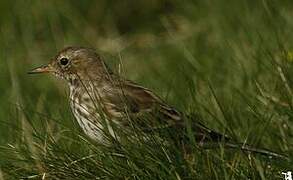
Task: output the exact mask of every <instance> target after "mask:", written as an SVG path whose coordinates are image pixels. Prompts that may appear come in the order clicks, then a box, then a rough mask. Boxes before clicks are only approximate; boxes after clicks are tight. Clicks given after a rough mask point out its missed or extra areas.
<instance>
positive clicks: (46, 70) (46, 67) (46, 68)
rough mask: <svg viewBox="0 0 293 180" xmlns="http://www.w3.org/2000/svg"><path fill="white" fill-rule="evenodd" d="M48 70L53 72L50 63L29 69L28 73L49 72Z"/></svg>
mask: <svg viewBox="0 0 293 180" xmlns="http://www.w3.org/2000/svg"><path fill="white" fill-rule="evenodd" d="M49 72H53V69H52V67H51V66H50V65H43V66H40V67H37V68H35V69H33V70H31V71H29V72H28V74H40V73H49Z"/></svg>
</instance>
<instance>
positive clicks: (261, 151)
mask: <svg viewBox="0 0 293 180" xmlns="http://www.w3.org/2000/svg"><path fill="white" fill-rule="evenodd" d="M200 146H201V147H202V148H204V149H212V148H219V147H224V148H231V149H239V150H241V151H245V152H250V153H256V154H261V155H264V156H269V157H270V158H272V157H275V158H281V159H285V160H290V159H289V157H288V156H286V155H282V154H280V153H276V152H273V151H271V150H267V149H264V148H255V147H252V146H250V145H246V144H239V143H238V144H237V143H230V142H224V143H222V144H221V143H203V144H201V145H200Z"/></svg>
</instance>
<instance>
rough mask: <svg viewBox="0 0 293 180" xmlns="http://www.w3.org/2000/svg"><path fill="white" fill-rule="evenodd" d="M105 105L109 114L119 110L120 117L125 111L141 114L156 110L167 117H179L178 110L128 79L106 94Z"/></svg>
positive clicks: (175, 118) (176, 118)
mask: <svg viewBox="0 0 293 180" xmlns="http://www.w3.org/2000/svg"><path fill="white" fill-rule="evenodd" d="M105 105H106V106H107V109H109V110H110V112H109V113H110V114H113V115H114V114H115V113H113V112H116V115H118V112H121V114H120V117H122V116H123V113H126V112H127V113H129V114H132V115H141V114H143V113H151V112H154V111H157V112H158V113H160V114H161V115H163V116H165V117H166V118H167V119H172V120H180V119H181V115H180V113H179V112H177V111H176V110H175V109H173V108H171V107H169V106H168V105H167V104H165V103H164V102H163V100H161V99H160V98H159V97H158V96H157V95H155V94H154V93H153V92H152V91H151V90H149V89H147V88H144V87H142V86H139V85H137V84H135V83H133V82H130V81H124V82H123V83H117V84H116V86H115V91H114V92H111V93H109V95H107V96H106V98H105ZM111 112H112V113H111Z"/></svg>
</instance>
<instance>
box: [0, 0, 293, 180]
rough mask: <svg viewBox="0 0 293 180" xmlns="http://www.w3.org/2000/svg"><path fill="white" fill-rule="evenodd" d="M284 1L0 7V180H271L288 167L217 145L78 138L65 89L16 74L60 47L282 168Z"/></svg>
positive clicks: (290, 147)
mask: <svg viewBox="0 0 293 180" xmlns="http://www.w3.org/2000/svg"><path fill="white" fill-rule="evenodd" d="M292 5H293V4H292V2H291V1H289V0H288V1H282V2H280V1H277V0H262V1H261V0H259V1H231V0H230V1H216V0H209V1H203V2H193V1H177V0H173V1H165V2H163V1H158V2H157V1H151V2H150V1H139V2H137V3H135V4H134V3H132V2H130V1H129V2H128V1H125V2H114V1H103V0H102V1H97V2H96V1H89V0H85V1H48V2H47V1H42V2H41V1H33V0H32V1H24V0H20V1H17V2H10V1H1V6H0V9H1V11H0V13H1V16H0V23H1V26H0V42H1V43H0V59H1V60H0V69H1V71H0V82H1V83H0V92H1V94H0V107H1V110H0V157H1V158H0V179H64V178H65V179H281V178H283V175H282V174H281V172H284V171H289V170H291V171H292V170H293V169H292V162H291V163H290V161H289V162H288V161H283V160H278V159H270V158H267V157H264V156H260V155H256V154H247V153H243V152H239V151H235V150H229V149H225V148H219V149H217V150H202V149H198V148H194V149H192V154H191V155H190V157H184V156H183V154H182V152H180V151H179V150H178V149H176V148H175V147H173V146H171V147H170V146H166V145H164V144H161V143H156V142H155V143H154V144H147V143H145V142H144V141H139V140H133V139H126V140H125V141H123V142H121V143H117V144H115V145H113V146H111V147H103V146H100V145H97V144H95V143H94V142H91V141H89V140H88V139H87V138H86V137H85V136H84V134H83V133H82V132H81V130H80V128H79V127H78V124H77V123H76V122H75V120H74V118H73V116H72V115H71V113H70V110H69V105H68V103H67V101H68V97H67V95H68V91H67V90H66V89H67V88H66V84H64V82H62V81H58V80H55V79H54V78H52V77H50V76H38V77H32V76H28V75H27V74H26V72H27V71H28V70H30V69H31V68H33V67H35V66H37V65H40V64H43V63H46V62H48V61H49V59H50V58H51V57H53V56H54V55H55V54H56V51H58V50H59V49H61V48H63V47H64V46H68V45H81V46H89V47H93V48H95V49H97V51H99V52H101V53H102V54H103V56H104V57H105V58H106V59H107V60H106V61H107V63H108V64H110V65H111V66H112V68H113V69H114V70H115V71H118V72H120V73H121V74H122V75H123V76H124V77H127V78H128V79H131V80H134V81H136V82H138V83H140V84H142V85H144V86H146V87H148V88H150V89H153V90H154V91H155V92H156V93H157V94H158V95H160V96H161V97H163V99H165V100H166V101H167V102H168V103H169V104H171V105H172V106H174V107H176V108H177V109H179V110H180V111H182V112H184V113H185V114H198V115H200V116H201V117H202V123H204V124H205V125H207V126H208V127H210V128H212V129H215V130H217V131H219V132H223V133H224V132H225V133H226V134H228V135H229V136H231V137H233V138H234V139H235V140H237V141H239V142H247V143H249V144H251V145H253V146H255V147H263V148H267V149H271V150H273V151H276V152H280V153H282V154H286V155H288V156H289V157H290V158H291V160H292V154H293V144H292V142H293V141H292V140H293V139H292V137H293V134H292V118H293V114H292V106H293V104H292V103H293V94H292V89H291V87H292V82H293V79H292V76H291V74H292V72H293V71H292V70H293V66H292V59H293V58H292V47H293V46H292V42H293V39H292V35H291V34H292V30H293V24H292V23H291V19H292V18H291V17H292Z"/></svg>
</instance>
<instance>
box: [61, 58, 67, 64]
mask: <svg viewBox="0 0 293 180" xmlns="http://www.w3.org/2000/svg"><path fill="white" fill-rule="evenodd" d="M68 62H69V60H68V59H67V58H61V59H60V64H61V65H63V66H65V65H67V64H68Z"/></svg>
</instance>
